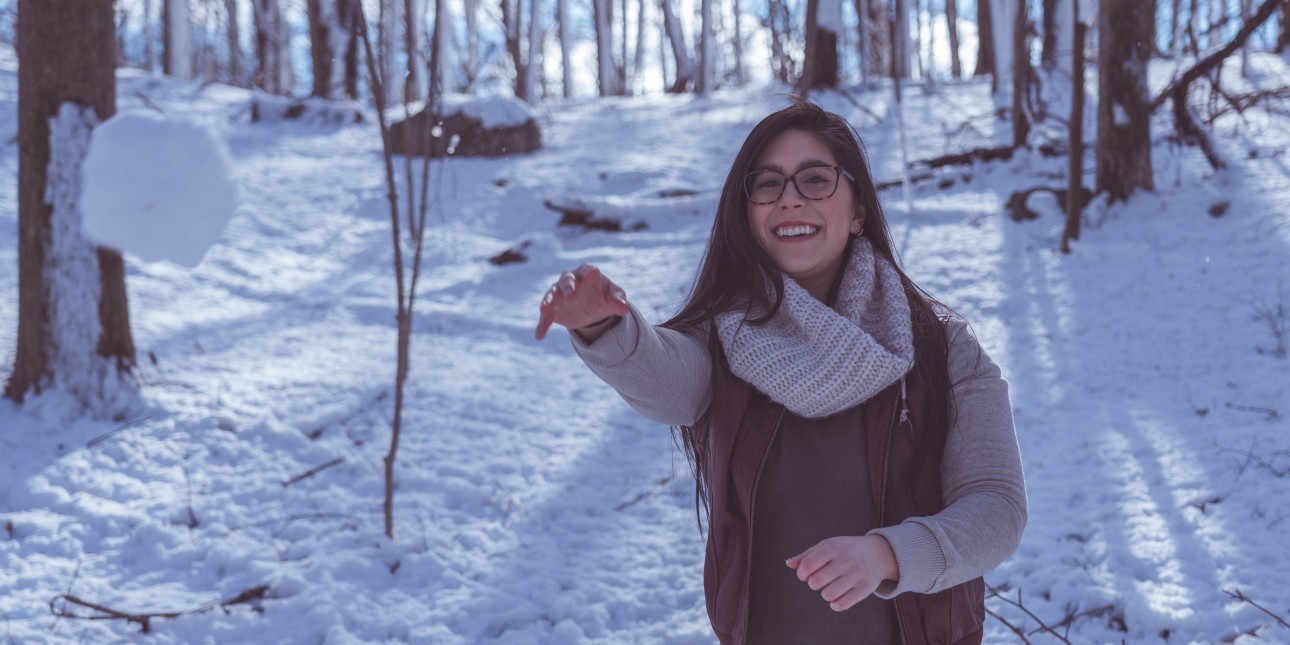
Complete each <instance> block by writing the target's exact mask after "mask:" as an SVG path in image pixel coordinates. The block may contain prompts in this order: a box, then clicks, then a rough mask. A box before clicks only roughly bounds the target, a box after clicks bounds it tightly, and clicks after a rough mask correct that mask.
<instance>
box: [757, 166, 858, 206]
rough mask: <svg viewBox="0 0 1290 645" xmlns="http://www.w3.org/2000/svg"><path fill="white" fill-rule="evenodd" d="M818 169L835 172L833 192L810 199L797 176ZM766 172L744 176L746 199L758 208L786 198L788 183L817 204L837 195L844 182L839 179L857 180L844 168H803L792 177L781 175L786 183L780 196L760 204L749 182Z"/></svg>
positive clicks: (803, 196) (781, 189)
mask: <svg viewBox="0 0 1290 645" xmlns="http://www.w3.org/2000/svg"><path fill="white" fill-rule="evenodd" d="M816 168H829V169H831V170H833V171H834V175H833V190H831V191H829V194H827V195H825V196H823V197H809V196H807V194H806V193H804V192H802V187H801V186H799V185H798V184H797V176H798V175H800V174H802V173H804V172H806V171H808V170H815V169H816ZM764 172H767V171H766V170H757V171H754V172H750V173H748V174H747V175H744V181H743V184H744V197H747V198H748V203H750V204H757V205H758V206H765V205H767V204H774V203H775V202H777V201H779V200H780V198H782V197H783V196H784V191H785V190H787V189H788V182H790V181H791V182H793V188H794V189H796V190H797V194H799V195H801V196H802V198H803V199H809V200H811V201H817V202H818V201H820V200H824V199H828V198H830V197H832V196H834V195H836V194H837V192H838V185H839V184H841V183H842V182H840V181H838V177H846V178H847V179H848V180H849V181H851V183H855V180H856V178H855V175H852V174H851V173H850V172H848V171H847V169H846V168H843V167H842V166H808V167H806V168H803V169H801V170H799V171H797V172H795V173H793V174H791V175H783V173H779V174H780V175H781V176H783V177H784V180H785V181H784V185H783V186H780V187H779V194H778V195H775V199H772V200H770V201H768V202H759V201H754V200H753V197H752V192H753V191H752V187H751V186H749V185H748V182H749V180H751V179H752V178H753V177H754V176H756V175H760V174H762V173H764ZM770 172H775V171H773V170H772V171H770Z"/></svg>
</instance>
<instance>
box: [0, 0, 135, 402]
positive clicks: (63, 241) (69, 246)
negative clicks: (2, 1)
mask: <svg viewBox="0 0 1290 645" xmlns="http://www.w3.org/2000/svg"><path fill="white" fill-rule="evenodd" d="M18 15H19V16H21V20H20V21H19V23H18V29H19V32H18V42H17V51H18V59H19V61H20V65H19V66H18V238H19V244H18V348H17V351H16V352H15V355H14V368H13V373H12V374H11V375H10V377H9V381H8V383H7V384H6V387H5V395H6V396H8V397H9V398H11V399H13V400H14V401H18V402H21V401H22V400H23V399H24V398H25V397H26V396H27V395H28V394H32V393H39V392H41V391H42V390H45V389H46V388H56V389H59V390H62V391H66V392H68V393H69V394H70V395H71V397H72V398H73V400H74V401H75V402H76V404H77V405H78V406H80V408H81V409H80V410H79V412H88V413H90V414H91V415H93V416H96V417H100V418H108V417H114V418H119V417H120V415H121V414H122V413H123V412H124V406H125V404H126V400H125V399H124V398H123V395H125V394H127V393H128V392H129V391H131V390H130V389H131V388H132V385H131V383H132V380H131V379H129V378H125V374H126V373H127V372H128V371H130V370H132V369H133V368H134V366H135V350H134V341H133V339H132V338H131V336H130V319H129V308H128V306H127V303H126V290H125V263H124V261H123V260H122V258H121V255H120V253H117V252H116V251H110V250H108V249H104V248H95V247H94V246H92V245H91V244H90V243H89V242H88V241H87V240H85V238H84V237H82V236H81V233H80V221H81V213H80V205H79V203H78V202H79V199H80V167H81V163H82V161H83V160H84V156H85V152H86V150H87V148H88V146H89V137H90V133H91V131H92V130H93V128H94V126H95V124H97V123H98V122H100V121H102V120H105V119H108V118H110V117H111V116H112V115H113V114H114V113H115V111H116V76H115V70H114V65H113V62H114V61H113V55H112V53H113V47H114V45H113V42H114V33H113V32H114V24H113V21H112V5H111V3H106V2H95V3H88V4H87V3H84V2H81V1H80V0H19V2H18ZM51 170H52V171H53V173H51ZM50 201H52V202H53V203H52V204H51V203H49V202H50ZM69 412H70V411H69Z"/></svg>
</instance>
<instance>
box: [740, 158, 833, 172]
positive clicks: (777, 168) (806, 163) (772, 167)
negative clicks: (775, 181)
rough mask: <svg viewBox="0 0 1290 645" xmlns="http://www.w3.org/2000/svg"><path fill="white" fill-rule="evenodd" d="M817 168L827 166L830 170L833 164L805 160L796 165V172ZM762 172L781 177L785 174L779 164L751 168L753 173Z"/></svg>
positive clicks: (818, 160) (817, 160) (816, 160)
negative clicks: (776, 174) (769, 172)
mask: <svg viewBox="0 0 1290 645" xmlns="http://www.w3.org/2000/svg"><path fill="white" fill-rule="evenodd" d="M819 166H827V167H829V168H832V167H833V164H831V163H829V162H827V161H822V160H820V159H807V160H806V161H803V162H802V163H800V164H798V166H797V172H801V171H803V170H805V169H807V168H817V167H819ZM763 170H773V171H775V172H777V173H779V174H781V175H782V174H785V173H784V168H783V166H780V165H779V164H773V163H768V164H762V165H760V166H758V167H756V168H753V172H761V171H763Z"/></svg>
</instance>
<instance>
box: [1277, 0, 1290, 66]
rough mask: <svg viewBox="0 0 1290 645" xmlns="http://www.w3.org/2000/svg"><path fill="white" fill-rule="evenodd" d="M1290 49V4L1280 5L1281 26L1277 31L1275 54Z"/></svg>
mask: <svg viewBox="0 0 1290 645" xmlns="http://www.w3.org/2000/svg"><path fill="white" fill-rule="evenodd" d="M1286 47H1290V2H1286V3H1283V4H1282V5H1281V24H1280V28H1279V29H1277V53H1278V54H1280V53H1281V52H1283V51H1285V49H1286Z"/></svg>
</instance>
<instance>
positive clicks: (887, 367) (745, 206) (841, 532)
mask: <svg viewBox="0 0 1290 645" xmlns="http://www.w3.org/2000/svg"><path fill="white" fill-rule="evenodd" d="M540 312H541V317H540V321H539V323H538V327H537V332H536V336H537V338H538V339H541V338H542V337H544V336H545V334H546V331H547V330H548V329H549V327H550V326H551V325H552V324H561V325H564V326H565V327H567V328H569V329H570V330H571V331H572V333H571V334H570V336H571V338H572V340H573V345H574V348H575V350H576V351H577V353H578V354H579V356H581V357H582V358H583V360H584V361H585V362H586V363H587V365H588V366H589V367H590V368H591V369H592V371H594V372H595V373H596V374H598V375H599V376H600V377H601V378H603V379H604V380H605V381H607V382H608V383H609V384H610V385H612V386H613V387H614V388H615V389H616V390H617V391H618V392H619V393H620V394H621V395H622V396H623V398H625V399H626V400H627V401H628V403H630V404H631V405H632V406H633V407H634V408H636V409H637V410H638V411H640V412H641V413H642V414H644V415H645V416H647V417H649V418H651V419H654V420H656V421H659V422H662V423H667V424H670V425H674V426H677V427H679V428H680V433H681V437H682V440H683V443H684V446H685V449H686V453H687V455H688V456H689V457H690V461H691V465H692V466H693V467H694V469H695V476H696V484H697V488H696V490H697V496H698V498H699V500H700V504H701V506H702V507H703V508H704V509H705V510H706V511H707V513H708V520H709V521H708V545H707V555H706V558H705V562H704V591H705V595H706V599H707V607H708V616H709V619H710V620H711V622H712V627H713V630H714V631H715V632H716V634H717V637H718V638H719V639H720V640H721V642H722V643H777V644H778V643H811V644H822V643H895V642H901V643H979V642H980V641H981V636H982V623H983V621H984V618H985V604H984V582H983V580H982V578H981V576H982V575H983V574H985V573H986V572H987V571H989V570H990V569H992V568H993V567H995V566H996V565H998V564H999V563H1000V562H1002V561H1003V560H1004V559H1005V558H1007V557H1008V556H1009V555H1010V554H1011V553H1012V552H1013V551H1014V550H1015V549H1016V547H1017V544H1018V542H1019V540H1020V537H1021V531H1022V528H1023V527H1024V525H1025V522H1026V498H1025V486H1024V482H1023V480H1022V470H1021V459H1020V455H1019V453H1018V449H1017V440H1016V434H1015V431H1014V429H1013V423H1012V410H1011V406H1010V404H1009V402H1008V393H1007V382H1006V381H1004V380H1003V378H1002V377H1001V375H1000V372H999V368H998V367H997V366H996V365H995V364H994V363H993V362H992V361H991V360H990V359H989V357H987V356H986V355H985V354H984V352H982V350H981V348H980V346H979V344H978V343H977V340H976V338H975V337H974V336H973V335H972V333H971V332H970V330H969V329H968V327H967V324H966V322H964V321H963V320H961V319H960V318H957V317H955V316H950V315H946V314H949V313H950V312H949V310H948V309H947V308H945V307H944V306H942V305H940V304H939V303H937V302H936V301H935V300H933V299H932V298H931V297H929V296H927V295H926V294H925V293H924V292H923V291H921V290H920V289H919V288H918V287H917V286H916V285H915V284H914V283H913V282H912V281H911V280H910V279H909V277H908V276H906V275H905V274H904V272H903V271H901V269H900V268H899V267H898V266H897V264H896V261H895V258H894V256H893V253H892V248H891V240H890V234H889V232H888V230H887V225H886V221H885V219H884V217H883V214H882V208H881V206H880V205H879V203H878V198H877V189H876V188H875V186H874V183H873V179H872V176H871V175H870V173H869V168H868V163H867V161H866V159H865V157H864V153H863V151H862V150H861V148H860V145H859V142H858V141H857V139H856V138H855V136H853V133H852V131H851V129H850V127H849V126H848V125H847V124H846V122H845V121H844V120H843V119H842V118H841V117H839V116H837V115H835V114H831V113H828V112H825V111H824V110H822V109H821V108H820V107H818V106H815V105H812V104H809V103H806V102H803V101H795V102H794V103H793V104H792V105H790V106H789V107H787V108H785V109H783V110H780V111H779V112H776V113H774V114H771V115H770V116H768V117H766V118H765V119H763V120H762V121H761V123H759V124H757V126H756V127H755V128H753V131H752V132H751V133H750V134H749V135H748V139H747V140H746V141H745V142H744V145H743V148H742V149H740V151H739V154H738V156H737V157H736V158H735V161H734V164H733V166H732V167H731V169H730V174H729V175H728V176H727V178H726V182H725V187H724V188H723V190H722V194H721V201H720V203H719V205H718V209H717V214H716V218H715V221H714V223H713V227H712V235H711V238H710V239H709V241H708V248H707V251H706V253H705V257H704V259H703V264H702V267H701V269H700V271H699V276H698V278H697V280H696V283H695V285H694V288H693V290H692V292H691V294H690V296H689V298H688V300H687V301H686V303H685V305H684V306H683V307H682V309H681V311H680V313H678V314H677V315H676V316H675V317H674V318H672V319H671V320H669V321H667V322H666V323H663V324H662V325H661V326H658V327H655V326H652V325H650V324H648V323H647V322H646V321H645V320H644V319H643V318H642V317H641V314H640V313H639V312H638V311H636V310H635V309H634V308H633V307H632V306H631V305H630V304H629V303H628V301H627V297H626V294H625V293H624V292H623V290H622V289H621V288H619V287H618V286H617V285H615V284H614V283H613V282H612V281H610V280H609V279H608V278H606V277H605V276H604V275H602V274H601V273H600V271H599V270H598V269H596V268H595V267H592V266H588V265H583V266H580V267H578V268H577V269H574V270H573V271H568V272H565V273H563V274H562V275H561V276H560V279H559V280H558V281H557V282H556V283H555V284H554V285H553V286H552V287H551V289H550V290H548V292H547V293H546V295H545V297H544V298H543V301H542V305H541V308H540Z"/></svg>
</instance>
